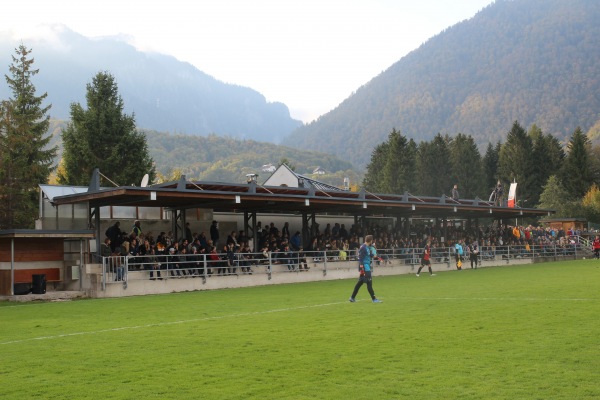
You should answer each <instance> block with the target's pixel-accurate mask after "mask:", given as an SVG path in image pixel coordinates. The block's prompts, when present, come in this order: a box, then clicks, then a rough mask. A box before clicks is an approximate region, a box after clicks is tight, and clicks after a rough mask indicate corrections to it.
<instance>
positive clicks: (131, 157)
mask: <svg viewBox="0 0 600 400" xmlns="http://www.w3.org/2000/svg"><path fill="white" fill-rule="evenodd" d="M86 100H87V110H85V109H83V107H82V106H81V105H80V104H79V103H74V104H72V105H71V122H70V123H69V125H68V126H67V128H66V129H65V130H63V132H62V138H63V146H64V153H63V164H64V170H63V171H59V174H58V181H59V182H60V183H61V184H68V185H88V184H89V181H90V177H91V175H92V172H93V170H94V168H99V170H100V172H101V173H102V174H103V175H105V176H106V177H108V178H109V179H110V180H111V181H113V182H115V183H117V184H118V185H122V186H128V185H135V184H139V182H141V180H142V177H143V176H144V174H146V173H148V174H149V175H150V182H153V181H154V178H155V175H156V173H155V168H154V166H153V161H152V158H151V157H150V155H149V152H148V144H147V142H146V137H145V135H144V134H142V133H140V132H139V131H137V130H136V128H135V118H134V115H133V114H132V115H126V114H124V112H123V109H124V105H123V100H122V98H121V96H120V95H119V93H118V87H117V83H116V82H115V79H114V77H113V76H112V75H111V74H109V73H108V72H99V73H98V74H96V76H94V78H93V80H92V83H91V84H88V85H87V94H86Z"/></svg>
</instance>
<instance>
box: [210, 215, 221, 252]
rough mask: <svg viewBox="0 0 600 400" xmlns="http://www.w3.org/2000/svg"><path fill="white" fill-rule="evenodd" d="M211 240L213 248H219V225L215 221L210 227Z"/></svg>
mask: <svg viewBox="0 0 600 400" xmlns="http://www.w3.org/2000/svg"><path fill="white" fill-rule="evenodd" d="M210 240H212V242H213V246H215V247H216V246H218V243H219V223H218V222H217V221H213V222H212V225H211V226H210Z"/></svg>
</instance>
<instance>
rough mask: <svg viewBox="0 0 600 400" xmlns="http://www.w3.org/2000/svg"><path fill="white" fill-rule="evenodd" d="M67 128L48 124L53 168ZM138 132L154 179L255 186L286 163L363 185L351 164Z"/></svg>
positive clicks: (273, 148)
mask: <svg viewBox="0 0 600 400" xmlns="http://www.w3.org/2000/svg"><path fill="white" fill-rule="evenodd" d="M66 126H67V123H66V122H65V121H62V120H56V119H53V120H51V121H50V130H49V132H50V133H49V135H50V137H51V141H50V144H49V146H58V154H57V157H56V159H55V162H56V164H58V163H59V161H60V159H61V157H62V140H61V133H62V131H63V129H65V128H66ZM138 130H139V131H140V132H142V133H143V134H144V135H145V137H146V140H147V143H148V150H149V153H150V156H151V157H152V159H153V160H154V163H155V166H156V171H157V173H159V174H160V176H161V177H163V179H167V180H169V179H170V178H175V179H178V178H179V176H180V175H186V177H187V178H188V179H198V180H204V181H215V182H245V180H246V174H250V173H253V174H258V175H259V182H264V181H265V180H266V179H267V178H268V177H269V175H270V173H269V172H263V171H262V167H263V165H268V164H271V165H273V166H275V167H277V166H279V165H280V164H281V163H282V162H285V163H286V164H287V165H288V166H290V167H292V168H293V169H294V170H295V171H296V172H297V173H299V174H303V175H308V176H312V172H313V171H314V170H315V169H316V168H317V167H321V168H322V169H324V170H325V172H326V173H325V174H324V175H319V177H318V179H319V180H320V181H322V182H325V183H329V184H331V185H334V186H339V187H343V182H344V178H345V177H348V178H349V179H350V182H352V183H353V184H357V183H359V182H360V181H362V173H360V172H358V171H357V170H355V169H354V167H353V165H352V164H351V163H349V162H347V161H344V160H341V159H340V158H338V157H336V156H333V155H330V154H325V153H320V152H316V151H308V150H299V149H294V148H292V147H288V146H283V145H276V144H272V143H265V142H258V141H255V140H242V139H236V138H231V137H222V136H217V135H208V136H194V135H183V134H171V133H168V132H158V131H154V130H147V129H138Z"/></svg>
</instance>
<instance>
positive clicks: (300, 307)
mask: <svg viewBox="0 0 600 400" xmlns="http://www.w3.org/2000/svg"><path fill="white" fill-rule="evenodd" d="M358 301H360V300H358ZM345 303H347V301H344V302H337V303H324V304H313V305H309V306H299V307H288V308H276V309H273V310H265V311H254V312H248V313H240V314H229V315H221V316H215V317H204V318H193V319H186V320H180V321H170V322H158V323H154V324H147V325H134V326H122V327H117V328H110V329H101V330H98V331H89V332H73V333H63V334H60V335H51V336H38V337H34V338H28V339H19V340H11V341H8V342H0V345H7V344H17V343H24V342H31V341H34V340H48V339H59V338H65V337H70V336H81V335H97V334H99V333H107V332H118V331H126V330H133V329H144V328H154V327H157V326H168V325H177V324H188V323H193V322H201V321H213V320H219V319H225V318H238V317H248V316H252V315H261V314H271V313H278V312H285V311H295V310H302V309H307V308H316V307H327V306H333V305H339V304H345Z"/></svg>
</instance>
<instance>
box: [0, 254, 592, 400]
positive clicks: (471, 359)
mask: <svg viewBox="0 0 600 400" xmlns="http://www.w3.org/2000/svg"><path fill="white" fill-rule="evenodd" d="M373 282H374V288H375V292H376V294H377V296H378V297H379V298H380V299H381V300H383V303H381V304H373V303H371V301H370V299H369V296H368V293H367V291H366V287H363V288H362V289H361V291H360V292H359V295H358V296H357V300H358V302H356V303H349V302H348V297H349V296H350V293H351V292H352V288H353V286H354V283H355V280H340V281H325V282H313V283H301V284H293V285H277V286H264V287H251V288H243V289H230V290H216V291H199V292H188V293H176V294H169V295H158V296H144V297H129V298H120V299H90V300H77V301H63V302H49V303H26V304H23V303H8V302H0V398H2V399H23V398H34V397H37V398H44V399H253V398H260V399H404V398H406V399H409V398H410V399H511V400H514V399H569V400H572V399H598V398H600V383H599V380H598V371H599V370H600V344H599V343H600V322H599V318H598V315H599V312H600V293H599V290H598V289H599V287H600V285H599V284H600V261H597V260H580V261H567V262H557V263H545V264H535V265H527V266H523V265H520V266H504V267H493V268H484V269H478V270H470V269H467V270H463V271H448V272H442V273H439V274H437V276H434V277H430V276H428V274H422V275H421V276H420V277H418V278H417V277H415V276H414V275H412V274H411V275H402V276H387V277H377V276H375V278H374V281H373Z"/></svg>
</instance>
